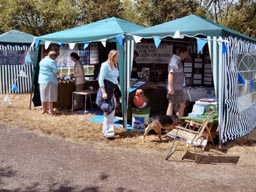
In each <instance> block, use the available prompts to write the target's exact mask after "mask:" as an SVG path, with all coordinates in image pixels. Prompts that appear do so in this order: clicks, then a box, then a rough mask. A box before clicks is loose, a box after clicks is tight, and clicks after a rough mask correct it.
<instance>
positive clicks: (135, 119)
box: [132, 107, 150, 130]
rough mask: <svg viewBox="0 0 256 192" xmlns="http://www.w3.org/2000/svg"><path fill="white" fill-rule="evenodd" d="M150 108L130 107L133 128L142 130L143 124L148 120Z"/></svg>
mask: <svg viewBox="0 0 256 192" xmlns="http://www.w3.org/2000/svg"><path fill="white" fill-rule="evenodd" d="M149 114H150V108H149V107H145V108H142V109H138V108H133V109H132V127H133V129H139V130H143V129H144V128H145V124H148V122H149Z"/></svg>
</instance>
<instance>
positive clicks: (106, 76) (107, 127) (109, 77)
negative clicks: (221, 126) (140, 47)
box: [97, 50, 119, 138]
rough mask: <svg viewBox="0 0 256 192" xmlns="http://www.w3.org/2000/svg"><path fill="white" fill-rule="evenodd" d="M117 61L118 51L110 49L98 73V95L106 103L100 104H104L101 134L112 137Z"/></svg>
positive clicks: (117, 72) (116, 87) (116, 85)
mask: <svg viewBox="0 0 256 192" xmlns="http://www.w3.org/2000/svg"><path fill="white" fill-rule="evenodd" d="M118 61H119V53H118V51H116V50H111V51H110V52H109V54H108V59H107V60H106V61H105V62H103V63H102V64H101V67H100V73H99V79H98V82H99V87H100V88H99V91H98V95H97V98H98V97H101V98H100V99H102V100H105V101H106V103H107V104H108V105H106V103H104V105H101V108H102V107H103V108H104V106H106V109H103V108H102V109H103V111H104V120H103V126H102V134H103V136H104V137H106V138H113V137H114V135H115V131H114V117H115V108H116V98H115V95H114V91H115V89H118V77H119V70H118V66H117V65H118ZM101 103H102V102H101Z"/></svg>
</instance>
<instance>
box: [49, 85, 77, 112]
mask: <svg viewBox="0 0 256 192" xmlns="http://www.w3.org/2000/svg"><path fill="white" fill-rule="evenodd" d="M74 90H75V83H74V82H73V81H66V82H61V83H58V100H57V102H56V103H54V105H53V106H54V107H55V108H57V109H58V110H65V109H71V107H72V92H73V91H74Z"/></svg>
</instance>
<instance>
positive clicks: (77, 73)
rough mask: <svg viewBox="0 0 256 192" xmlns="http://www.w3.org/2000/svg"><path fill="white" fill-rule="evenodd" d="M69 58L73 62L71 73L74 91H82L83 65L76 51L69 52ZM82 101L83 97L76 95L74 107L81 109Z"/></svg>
mask: <svg viewBox="0 0 256 192" xmlns="http://www.w3.org/2000/svg"><path fill="white" fill-rule="evenodd" d="M70 58H71V60H72V61H73V62H74V63H75V66H74V74H72V77H74V78H75V86H76V91H82V90H83V89H84V84H85V79H84V67H83V65H82V63H81V62H80V60H79V59H80V57H79V56H78V54H77V53H75V52H73V53H71V54H70ZM83 102H84V101H83V97H82V96H81V95H76V96H75V100H74V109H82V108H83V106H84V104H83Z"/></svg>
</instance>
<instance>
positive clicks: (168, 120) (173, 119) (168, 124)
mask: <svg viewBox="0 0 256 192" xmlns="http://www.w3.org/2000/svg"><path fill="white" fill-rule="evenodd" d="M178 124H179V117H178V116H177V115H173V116H169V115H156V116H152V117H151V118H150V120H149V124H148V125H147V127H146V128H145V132H144V135H143V141H144V142H145V137H146V135H147V134H148V132H149V131H150V130H152V129H153V130H154V131H155V132H156V133H157V135H158V138H159V139H160V141H162V137H161V133H162V132H161V131H162V129H166V131H167V133H168V132H169V131H170V130H171V129H173V128H174V127H175V126H177V125H178Z"/></svg>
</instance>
